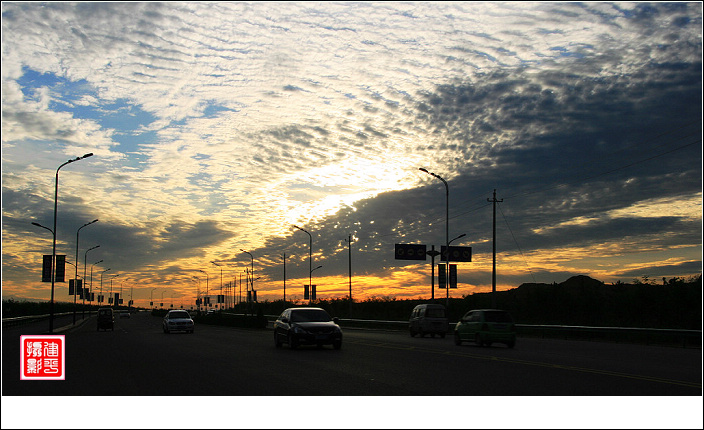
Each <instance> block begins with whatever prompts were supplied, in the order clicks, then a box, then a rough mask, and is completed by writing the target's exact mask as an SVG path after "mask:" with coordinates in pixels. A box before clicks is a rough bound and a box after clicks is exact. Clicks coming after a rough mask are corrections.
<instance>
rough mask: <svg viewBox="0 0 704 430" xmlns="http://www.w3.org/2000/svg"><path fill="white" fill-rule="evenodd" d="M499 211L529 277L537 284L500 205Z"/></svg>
mask: <svg viewBox="0 0 704 430" xmlns="http://www.w3.org/2000/svg"><path fill="white" fill-rule="evenodd" d="M502 200H503V199H502ZM499 212H501V216H502V217H503V219H504V222H506V227H508V231H509V232H510V233H511V237H512V238H513V241H514V242H515V243H516V247H517V248H518V252H520V253H521V257H522V258H523V262H524V263H526V266H527V267H528V272H529V273H530V277H531V278H533V283H536V284H537V283H538V282H537V281H536V280H535V276H533V271H532V270H531V269H530V265H529V264H528V260H526V256H525V255H523V250H522V249H521V245H519V244H518V240H516V236H515V235H514V234H513V230H511V226H510V225H509V224H508V219H506V215H504V211H503V210H501V205H499Z"/></svg>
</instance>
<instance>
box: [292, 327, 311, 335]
mask: <svg viewBox="0 0 704 430" xmlns="http://www.w3.org/2000/svg"><path fill="white" fill-rule="evenodd" d="M293 332H294V333H296V334H306V333H308V332H307V331H305V330H303V329H302V328H301V327H299V326H295V327H294V328H293Z"/></svg>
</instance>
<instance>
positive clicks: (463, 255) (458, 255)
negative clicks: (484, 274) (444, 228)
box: [440, 246, 472, 263]
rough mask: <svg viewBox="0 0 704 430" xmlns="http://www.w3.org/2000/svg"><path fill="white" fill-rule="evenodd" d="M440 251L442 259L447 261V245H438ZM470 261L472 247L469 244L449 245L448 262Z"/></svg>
mask: <svg viewBox="0 0 704 430" xmlns="http://www.w3.org/2000/svg"><path fill="white" fill-rule="evenodd" d="M440 253H441V254H442V261H447V247H446V246H442V247H440ZM453 261H454V262H459V263H463V262H471V261H472V247H471V246H451V247H450V262H453Z"/></svg>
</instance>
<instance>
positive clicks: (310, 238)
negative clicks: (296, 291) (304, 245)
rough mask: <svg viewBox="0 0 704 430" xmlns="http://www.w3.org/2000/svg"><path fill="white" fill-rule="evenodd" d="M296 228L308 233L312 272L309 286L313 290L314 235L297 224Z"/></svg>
mask: <svg viewBox="0 0 704 430" xmlns="http://www.w3.org/2000/svg"><path fill="white" fill-rule="evenodd" d="M294 227H295V228H297V229H299V230H301V231H302V232H303V233H305V234H307V235H308V238H309V240H310V241H309V246H308V270H309V271H310V273H309V274H308V288H310V289H311V290H312V289H313V269H312V267H313V236H311V234H310V233H308V232H307V231H306V230H304V229H302V228H300V227H299V226H297V225H294Z"/></svg>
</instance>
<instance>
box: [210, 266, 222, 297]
mask: <svg viewBox="0 0 704 430" xmlns="http://www.w3.org/2000/svg"><path fill="white" fill-rule="evenodd" d="M211 263H213V264H214V265H216V266H218V267H219V268H220V295H221V296H223V294H222V266H220V265H219V264H218V263H216V262H214V261H211ZM222 306H225V296H223V303H222Z"/></svg>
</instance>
